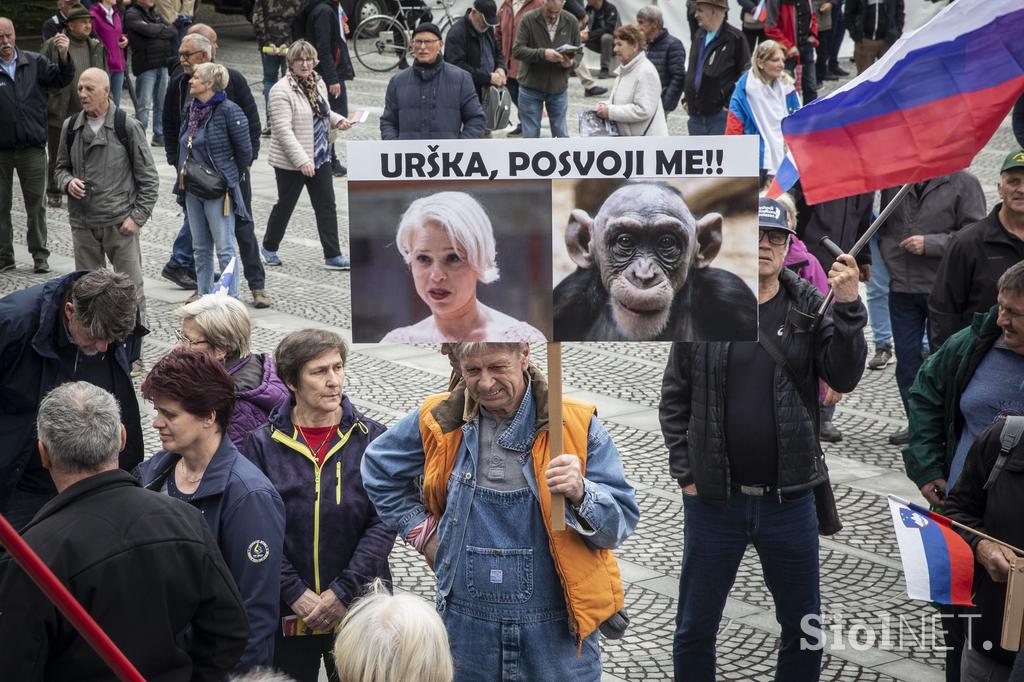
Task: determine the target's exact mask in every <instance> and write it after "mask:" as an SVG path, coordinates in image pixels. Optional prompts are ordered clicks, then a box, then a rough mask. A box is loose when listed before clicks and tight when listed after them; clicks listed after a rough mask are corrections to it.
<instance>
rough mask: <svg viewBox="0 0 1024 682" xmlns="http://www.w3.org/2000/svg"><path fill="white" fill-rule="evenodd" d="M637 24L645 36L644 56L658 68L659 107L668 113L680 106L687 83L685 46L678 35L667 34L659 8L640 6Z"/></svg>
mask: <svg viewBox="0 0 1024 682" xmlns="http://www.w3.org/2000/svg"><path fill="white" fill-rule="evenodd" d="M636 23H637V25H638V26H639V27H640V30H641V31H643V32H644V35H645V36H646V37H647V59H648V60H649V61H650V62H651V64H654V68H656V69H657V70H658V77H659V78H660V79H661V106H662V107H663V108H664V109H665V115H666V116H668V114H669V112H671V111H674V110H675V108H676V107H677V106H679V100H680V99H681V98H682V96H683V88H684V87H685V86H686V48H685V47H683V42H682V41H681V40H679V38H676V37H675V36H673V35H670V34H669V32H668V29H667V28H665V19H664V17H663V16H662V14H661V10H660V9H658V8H657V7H655V6H654V5H647V6H646V7H641V8H640V11H638V12H637V13H636Z"/></svg>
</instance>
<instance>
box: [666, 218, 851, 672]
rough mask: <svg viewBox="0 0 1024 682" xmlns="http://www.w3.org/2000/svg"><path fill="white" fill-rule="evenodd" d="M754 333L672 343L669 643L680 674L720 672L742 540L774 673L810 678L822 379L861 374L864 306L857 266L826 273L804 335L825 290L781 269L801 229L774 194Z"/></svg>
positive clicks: (821, 478)
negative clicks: (760, 579)
mask: <svg viewBox="0 0 1024 682" xmlns="http://www.w3.org/2000/svg"><path fill="white" fill-rule="evenodd" d="M758 218H759V226H760V231H759V238H760V239H759V242H758V304H759V305H758V318H759V319H758V323H759V324H758V326H759V340H758V342H757V343H732V344H727V343H722V342H710V343H674V344H673V346H672V352H671V355H670V356H669V361H668V366H667V367H666V369H665V378H664V381H663V383H662V390H661V406H660V417H661V429H662V433H663V434H664V436H665V443H666V445H667V446H668V451H669V466H670V469H671V473H672V477H673V478H675V479H676V480H677V481H678V482H679V487H680V488H682V494H683V514H684V518H685V522H686V523H685V527H684V529H683V562H682V571H681V575H680V580H679V605H678V612H677V615H676V632H675V640H674V642H673V652H672V654H673V663H674V667H675V674H676V679H677V680H680V679H687V680H699V681H704V680H708V681H712V680H714V679H715V635H716V633H717V632H718V625H719V622H720V621H721V618H722V611H723V609H724V608H725V603H726V598H727V597H728V596H729V590H730V588H731V587H732V584H733V581H734V580H735V578H736V571H737V569H738V568H739V564H740V561H741V559H742V558H743V554H744V552H745V551H746V548H747V545H748V544H751V543H753V545H754V548H755V549H756V550H757V553H758V556H759V557H760V559H761V566H762V568H763V571H764V577H765V582H767V584H768V588H769V589H770V590H771V593H772V595H773V597H774V598H775V610H776V618H777V619H778V621H779V624H780V625H781V627H782V632H781V642H780V646H779V661H778V670H777V673H776V676H777V679H780V680H787V681H788V682H802V681H810V680H817V679H818V677H819V670H820V666H821V649H820V648H818V649H817V650H815V649H814V648H813V647H806V648H805V647H803V646H801V639H802V636H803V628H802V627H801V626H802V624H804V623H806V620H807V618H808V616H810V617H811V623H813V622H814V621H815V620H817V619H818V614H819V613H820V609H821V597H820V592H819V584H818V577H819V576H818V533H819V530H820V532H823V533H828V532H832V533H834V532H836V530H837V528H835V526H833V527H832V528H828V527H825V526H823V527H821V528H820V529H819V524H818V519H817V518H816V514H815V511H816V506H817V505H816V504H815V502H816V499H815V498H816V497H817V492H818V491H815V490H814V488H816V487H817V486H819V485H822V486H824V489H823V490H822V500H821V501H822V502H823V503H824V504H823V506H824V505H828V506H829V507H831V508H832V509H833V512H832V515H831V517H830V518H828V519H827V520H829V521H832V522H833V523H834V522H835V512H834V505H835V502H834V499H832V498H831V488H830V487H828V486H829V483H828V470H827V469H826V467H825V458H824V455H823V454H822V452H821V448H820V446H819V445H818V433H817V425H818V399H817V396H818V380H819V379H824V380H825V382H826V383H828V385H829V386H831V387H832V388H833V389H835V390H837V391H840V392H842V393H849V392H850V391H852V390H853V389H854V388H855V387H856V386H857V382H858V381H860V377H861V374H863V372H864V361H865V359H866V357H867V345H866V343H865V341H864V324H865V322H866V321H867V311H866V310H865V309H864V305H863V304H862V303H861V301H860V299H859V298H858V293H857V275H858V271H857V263H856V262H855V261H854V260H853V257H852V256H850V255H848V254H842V255H840V256H839V257H838V259H837V260H836V261H835V263H833V264H832V268H831V270H830V271H829V273H828V274H829V285H830V286H831V287H832V290H833V292H834V293H835V301H836V302H835V304H834V305H833V306H832V307H831V308H830V309H828V311H827V312H826V314H825V316H824V318H823V319H822V320H821V321H820V322H819V323H818V324H816V325H815V326H814V331H813V332H800V331H799V330H798V329H797V327H796V326H795V325H794V324H792V323H791V322H790V319H791V318H792V316H793V313H794V312H796V314H798V315H799V314H800V313H803V314H805V315H813V314H814V313H815V311H816V310H818V308H819V306H820V304H821V300H822V297H821V294H819V293H818V290H817V289H815V288H814V286H813V285H811V284H810V283H809V282H807V281H805V280H802V279H800V278H799V277H798V276H797V275H796V274H795V273H794V272H792V271H790V270H788V269H785V268H784V267H783V262H784V260H785V258H786V254H787V252H788V251H789V242H790V239H791V237H792V236H793V235H794V234H795V232H794V231H793V230H792V229H791V228H790V227H789V225H788V223H787V220H786V214H785V211H784V210H783V208H782V207H781V205H779V204H778V203H777V202H775V201H773V200H771V199H761V202H760V206H759V209H758Z"/></svg>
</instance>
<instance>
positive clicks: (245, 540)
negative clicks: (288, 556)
mask: <svg viewBox="0 0 1024 682" xmlns="http://www.w3.org/2000/svg"><path fill="white" fill-rule="evenodd" d="M179 459H181V457H180V456H179V455H177V454H176V453H173V452H168V451H166V450H161V451H159V452H157V453H156V454H155V455H153V457H152V458H151V459H149V460H148V461H146V462H143V463H142V464H141V465H140V466H139V473H140V474H141V478H142V485H143V486H145V487H146V488H148V489H150V490H157V491H159V490H161V489H163V488H164V486H165V484H166V481H167V477H168V476H169V475H170V474H171V473H172V472H173V470H174V466H175V465H176V464H177V463H178V460H179ZM189 503H190V504H191V505H192V506H193V507H196V508H197V509H199V511H201V512H202V513H203V516H204V517H205V518H206V523H207V524H209V526H210V531H211V532H212V533H213V537H214V539H215V540H216V541H217V546H218V547H220V551H221V554H223V555H224V562H225V563H227V565H228V569H230V571H231V575H232V576H233V577H234V579H235V583H236V584H237V585H238V591H239V592H240V593H241V595H242V600H243V601H244V602H245V613H246V615H247V616H248V617H249V641H248V642H247V643H246V645H245V653H243V654H242V658H241V660H239V662H238V667H237V668H236V669H235V671H236V672H245V671H248V670H251V669H252V668H255V667H256V666H271V665H273V662H274V634H275V632H276V631H277V627H278V616H279V612H278V603H279V599H278V591H279V588H280V576H281V558H282V555H283V548H284V503H283V502H282V501H281V496H280V495H278V494H277V491H276V490H275V489H274V486H273V485H271V483H270V481H268V480H267V477H266V476H264V475H263V473H262V472H260V470H259V469H257V468H256V467H255V466H253V464H252V462H250V461H249V460H247V459H246V458H245V457H242V456H241V455H240V454H239V452H238V450H237V449H236V448H235V446H234V444H233V443H232V442H231V439H230V438H228V437H227V436H224V437H223V438H222V439H221V442H220V446H219V447H218V448H217V451H216V452H215V453H214V455H213V459H211V460H210V463H209V465H207V467H206V472H205V473H204V474H203V479H202V481H201V482H200V483H199V488H198V489H196V492H195V495H194V496H193V497H192V499H191V500H189Z"/></svg>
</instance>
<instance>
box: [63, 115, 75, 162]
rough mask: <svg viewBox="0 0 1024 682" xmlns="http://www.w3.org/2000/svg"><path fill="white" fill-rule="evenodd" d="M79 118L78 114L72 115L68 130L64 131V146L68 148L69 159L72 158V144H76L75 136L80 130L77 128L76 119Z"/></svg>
mask: <svg viewBox="0 0 1024 682" xmlns="http://www.w3.org/2000/svg"><path fill="white" fill-rule="evenodd" d="M77 120H78V115H77V114H76V115H75V116H72V117H71V120H70V121H68V129H67V132H66V133H64V147H65V149H67V150H68V160H70V159H71V146H72V145H73V144H75V136H76V135H77V134H78V131H77V130H76V129H75V121H77Z"/></svg>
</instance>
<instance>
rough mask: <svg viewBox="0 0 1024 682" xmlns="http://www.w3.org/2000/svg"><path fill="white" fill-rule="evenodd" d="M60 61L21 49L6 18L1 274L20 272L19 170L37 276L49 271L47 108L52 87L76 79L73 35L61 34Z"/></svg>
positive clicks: (1, 53) (2, 22)
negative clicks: (14, 217)
mask: <svg viewBox="0 0 1024 682" xmlns="http://www.w3.org/2000/svg"><path fill="white" fill-rule="evenodd" d="M53 40H54V47H55V48H56V50H57V58H56V60H55V61H50V60H49V59H47V58H46V57H44V56H42V55H40V54H36V53H35V52H28V51H27V50H19V49H18V47H17V36H16V35H15V31H14V23H13V22H11V20H10V19H8V18H6V17H0V272H3V271H5V270H13V269H14V267H15V266H14V226H13V224H12V223H11V201H12V192H13V189H14V172H15V171H17V172H18V182H19V183H20V184H21V196H22V198H23V199H24V200H25V213H26V214H27V220H26V223H27V227H28V231H27V241H28V250H29V251H30V252H31V254H32V261H33V263H34V269H35V271H36V272H49V271H50V266H49V264H48V263H47V259H48V258H49V256H50V252H49V251H47V250H46V206H45V205H44V203H43V195H44V194H45V193H46V104H47V89H48V88H63V87H64V86H65V85H67V84H68V83H70V82H71V79H72V78H74V77H75V66H74V64H72V63H71V59H70V57H69V56H68V45H69V40H68V37H67V36H66V35H64V34H60V35H58V36H56V37H55V38H54V39H53Z"/></svg>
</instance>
